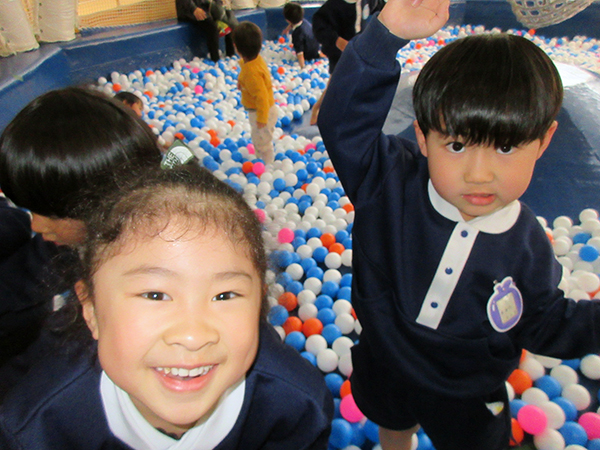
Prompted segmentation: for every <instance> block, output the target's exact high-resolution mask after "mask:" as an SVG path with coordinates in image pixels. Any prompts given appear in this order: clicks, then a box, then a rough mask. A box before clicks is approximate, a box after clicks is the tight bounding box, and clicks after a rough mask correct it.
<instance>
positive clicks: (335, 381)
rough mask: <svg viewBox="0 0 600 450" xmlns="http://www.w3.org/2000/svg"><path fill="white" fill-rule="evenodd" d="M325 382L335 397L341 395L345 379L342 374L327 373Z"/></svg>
mask: <svg viewBox="0 0 600 450" xmlns="http://www.w3.org/2000/svg"><path fill="white" fill-rule="evenodd" d="M324 378H325V384H326V385H327V388H328V389H329V391H330V392H331V395H333V396H334V397H339V396H340V388H341V387H342V384H344V379H343V378H342V376H341V375H340V374H337V373H328V374H326V375H325V377H324Z"/></svg>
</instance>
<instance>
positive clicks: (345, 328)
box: [335, 300, 355, 334]
mask: <svg viewBox="0 0 600 450" xmlns="http://www.w3.org/2000/svg"><path fill="white" fill-rule="evenodd" d="M338 301H339V300H338ZM354 322H355V321H354V317H352V315H350V314H348V313H341V314H338V315H337V317H336V318H335V324H336V325H337V327H338V328H339V329H340V331H341V332H342V334H350V333H352V332H353V331H354Z"/></svg>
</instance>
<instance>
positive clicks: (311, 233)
mask: <svg viewBox="0 0 600 450" xmlns="http://www.w3.org/2000/svg"><path fill="white" fill-rule="evenodd" d="M313 237H321V230H319V229H318V228H317V227H312V228H311V229H309V230H308V231H307V232H306V240H309V239H310V238H313Z"/></svg>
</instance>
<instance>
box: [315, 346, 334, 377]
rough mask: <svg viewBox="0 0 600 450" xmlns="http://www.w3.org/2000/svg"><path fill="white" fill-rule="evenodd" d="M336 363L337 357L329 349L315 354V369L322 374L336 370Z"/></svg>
mask: <svg viewBox="0 0 600 450" xmlns="http://www.w3.org/2000/svg"><path fill="white" fill-rule="evenodd" d="M338 361H339V358H338V355H336V353H335V352H334V351H333V350H331V349H330V348H326V349H323V350H321V351H320V352H319V353H318V354H317V367H318V368H319V369H321V371H322V372H325V373H329V372H333V371H334V370H335V369H337V366H338Z"/></svg>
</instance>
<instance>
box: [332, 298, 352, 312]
mask: <svg viewBox="0 0 600 450" xmlns="http://www.w3.org/2000/svg"><path fill="white" fill-rule="evenodd" d="M331 309H333V312H335V313H336V314H337V315H338V316H339V315H340V314H350V312H351V311H352V303H350V302H349V301H348V300H345V299H343V298H340V299H339V300H336V301H335V302H333V306H332V307H331Z"/></svg>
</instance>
